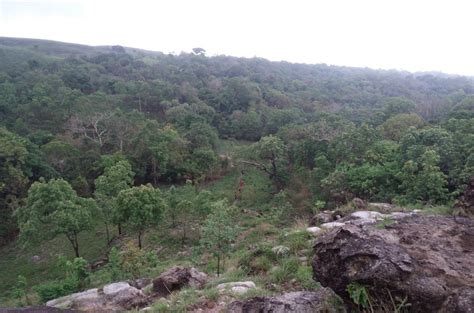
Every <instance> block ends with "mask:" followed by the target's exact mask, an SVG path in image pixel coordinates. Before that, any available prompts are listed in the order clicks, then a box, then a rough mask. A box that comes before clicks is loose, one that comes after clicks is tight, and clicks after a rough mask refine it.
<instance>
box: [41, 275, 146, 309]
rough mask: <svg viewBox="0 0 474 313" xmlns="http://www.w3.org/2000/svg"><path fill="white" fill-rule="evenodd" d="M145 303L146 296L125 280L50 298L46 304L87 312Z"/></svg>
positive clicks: (139, 305) (132, 306) (124, 307)
mask: <svg viewBox="0 0 474 313" xmlns="http://www.w3.org/2000/svg"><path fill="white" fill-rule="evenodd" d="M147 303H148V298H147V297H146V296H145V295H144V294H143V292H142V291H141V290H138V289H137V288H135V287H132V286H130V285H129V284H128V283H126V282H118V283H112V284H108V285H105V286H104V287H103V288H102V289H98V288H94V289H89V290H86V291H83V292H78V293H73V294H71V295H68V296H64V297H61V298H57V299H54V300H50V301H48V302H47V303H46V305H47V306H49V307H55V308H61V309H64V308H68V309H74V310H79V311H87V312H119V311H124V310H129V309H132V308H136V307H141V306H144V305H146V304H147Z"/></svg>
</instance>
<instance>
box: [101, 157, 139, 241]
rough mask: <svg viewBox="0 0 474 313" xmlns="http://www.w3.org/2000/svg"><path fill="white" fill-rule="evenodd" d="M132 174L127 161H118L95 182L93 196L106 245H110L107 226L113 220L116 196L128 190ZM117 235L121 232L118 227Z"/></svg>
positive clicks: (131, 181) (107, 168) (106, 169)
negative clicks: (103, 228) (100, 219)
mask: <svg viewBox="0 0 474 313" xmlns="http://www.w3.org/2000/svg"><path fill="white" fill-rule="evenodd" d="M133 176H134V173H133V171H132V166H131V165H130V163H129V162H128V161H125V160H124V161H119V162H117V163H116V164H115V165H112V166H109V167H106V168H105V170H104V174H102V175H101V176H99V177H98V178H97V179H96V180H95V193H94V196H95V198H96V200H97V204H98V205H99V209H100V212H101V213H102V217H103V219H104V223H105V230H106V233H107V244H109V243H110V234H109V225H110V224H111V223H113V222H114V220H115V215H116V214H115V212H116V208H117V196H118V194H119V193H120V191H122V190H125V189H128V188H130V186H132V183H133ZM118 226H119V233H120V232H121V229H120V225H118Z"/></svg>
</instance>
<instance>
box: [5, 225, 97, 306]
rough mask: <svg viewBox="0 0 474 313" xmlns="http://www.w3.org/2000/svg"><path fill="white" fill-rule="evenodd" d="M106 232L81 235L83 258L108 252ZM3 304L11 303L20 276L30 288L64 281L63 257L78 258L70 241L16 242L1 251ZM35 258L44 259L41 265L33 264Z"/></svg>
mask: <svg viewBox="0 0 474 313" xmlns="http://www.w3.org/2000/svg"><path fill="white" fill-rule="evenodd" d="M105 241H106V239H105V232H103V231H102V229H101V228H100V227H98V228H96V230H95V231H91V232H83V233H81V234H80V236H79V249H80V253H81V255H82V256H83V257H84V258H85V259H86V260H88V261H94V260H96V259H98V258H99V257H101V255H102V254H103V252H104V251H105ZM0 255H1V256H2V257H1V258H0V277H1V282H2V283H1V284H0V305H4V304H8V303H9V301H10V300H9V291H10V290H11V289H12V287H13V286H14V285H15V284H16V282H17V278H18V275H23V276H25V277H26V280H27V282H28V285H29V286H33V285H38V284H41V283H44V282H46V281H48V280H55V279H61V278H63V275H64V273H63V271H62V270H61V269H59V268H58V267H57V266H56V264H57V261H58V257H59V256H60V255H63V256H65V257H66V258H68V259H73V258H74V253H73V250H72V247H71V245H70V243H69V241H68V240H67V239H66V237H64V236H58V237H57V238H55V239H53V240H51V241H47V242H44V243H43V244H41V245H39V246H35V247H21V246H20V245H19V244H18V243H17V242H13V243H11V244H9V245H7V246H5V247H2V248H1V249H0ZM34 255H38V256H40V258H41V260H40V261H39V262H38V263H35V262H33V261H32V259H31V258H32V257H33V256H34Z"/></svg>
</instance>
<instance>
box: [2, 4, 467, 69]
mask: <svg viewBox="0 0 474 313" xmlns="http://www.w3.org/2000/svg"><path fill="white" fill-rule="evenodd" d="M0 36H8V37H26V38H41V39H52V40H59V41H66V42H74V43H83V44H89V45H114V44H120V45H124V46H129V47H136V48H143V49H149V50H157V51H163V52H176V53H179V52H180V51H190V50H191V49H192V48H193V47H202V48H204V49H206V50H207V54H208V55H214V54H227V55H234V56H244V57H254V56H258V57H263V58H267V59H270V60H286V61H290V62H301V63H327V64H335V65H347V66H361V67H371V68H383V69H404V70H409V71H442V72H445V73H451V74H465V75H474V1H473V0H445V1H437V0H426V1H425V0H393V1H392V0H390V1H385V0H344V1H343V0H324V1H317V0H306V1H303V0H287V1H279V0H149V1H145V0H129V1H120V0H113V1H107V0H0Z"/></svg>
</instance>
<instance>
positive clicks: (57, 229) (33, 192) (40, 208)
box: [15, 179, 95, 257]
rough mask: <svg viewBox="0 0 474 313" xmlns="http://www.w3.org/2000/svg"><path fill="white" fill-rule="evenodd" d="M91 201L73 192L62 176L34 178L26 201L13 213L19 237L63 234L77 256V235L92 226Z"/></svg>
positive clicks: (51, 236) (43, 236) (92, 207)
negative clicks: (17, 223) (37, 179)
mask: <svg viewBox="0 0 474 313" xmlns="http://www.w3.org/2000/svg"><path fill="white" fill-rule="evenodd" d="M94 210H95V201H94V200H93V199H86V198H81V197H79V196H77V194H76V192H75V191H74V189H72V187H71V186H70V185H69V183H68V182H66V181H65V180H63V179H52V180H50V181H49V182H45V181H38V182H35V183H33V185H31V187H30V189H29V190H28V197H27V199H26V205H25V206H23V207H20V208H19V209H18V210H17V211H16V212H15V213H16V216H17V217H18V222H19V225H20V238H21V239H23V240H28V241H31V242H35V241H38V240H41V239H52V238H54V237H56V236H58V235H65V236H66V237H67V239H68V240H69V242H70V243H71V245H72V247H73V249H74V253H75V255H76V257H79V241H78V235H79V233H81V232H82V231H85V230H90V229H92V226H93V212H94Z"/></svg>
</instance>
